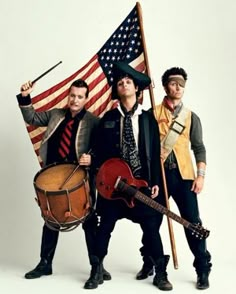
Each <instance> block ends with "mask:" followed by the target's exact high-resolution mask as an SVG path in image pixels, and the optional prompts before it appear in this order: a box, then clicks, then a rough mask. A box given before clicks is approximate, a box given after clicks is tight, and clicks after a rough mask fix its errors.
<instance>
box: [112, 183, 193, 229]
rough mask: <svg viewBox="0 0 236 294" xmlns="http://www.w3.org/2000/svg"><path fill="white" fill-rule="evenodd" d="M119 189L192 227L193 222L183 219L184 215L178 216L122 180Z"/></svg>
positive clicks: (189, 227)
mask: <svg viewBox="0 0 236 294" xmlns="http://www.w3.org/2000/svg"><path fill="white" fill-rule="evenodd" d="M117 189H118V190H120V191H122V192H125V193H127V194H128V195H133V196H134V197H135V198H136V199H138V200H139V201H141V202H143V203H144V204H146V205H148V206H150V207H152V208H153V209H155V210H157V211H159V212H160V213H162V214H165V215H167V216H168V217H170V218H172V219H173V220H175V221H177V222H178V223H180V224H181V225H183V226H184V227H186V228H188V229H191V223H190V222H188V221H187V220H185V219H183V218H182V217H180V216H178V215H177V214H175V213H174V212H172V211H170V210H169V209H167V208H166V207H165V206H163V205H161V204H160V203H157V202H156V201H155V200H153V199H152V198H149V197H148V196H147V195H145V194H143V193H142V192H140V191H139V190H137V189H135V188H134V187H132V186H130V185H128V184H126V183H125V182H123V181H122V180H120V181H119V183H118V184H117Z"/></svg>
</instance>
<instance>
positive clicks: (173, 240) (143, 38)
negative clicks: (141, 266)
mask: <svg viewBox="0 0 236 294" xmlns="http://www.w3.org/2000/svg"><path fill="white" fill-rule="evenodd" d="M136 7H137V11H138V18H139V22H140V30H141V37H142V44H143V53H144V60H145V64H146V71H147V75H148V76H149V77H151V73H150V67H149V62H148V55H147V47H146V42H145V36H144V29H143V18H142V8H141V5H140V3H139V2H136ZM149 94H150V99H151V105H152V108H153V111H154V114H155V112H156V110H155V99H154V92H153V87H152V85H150V86H149ZM155 117H157V116H156V115H155ZM161 172H162V179H163V186H164V194H165V200H166V207H167V209H169V210H170V204H169V197H168V190H167V184H166V176H165V169H164V162H163V160H162V159H161ZM167 223H168V229H169V236H170V244H171V251H172V257H173V263H174V268H175V269H178V259H177V252H176V246H175V238H174V231H173V224H172V220H171V219H170V218H169V217H168V216H167Z"/></svg>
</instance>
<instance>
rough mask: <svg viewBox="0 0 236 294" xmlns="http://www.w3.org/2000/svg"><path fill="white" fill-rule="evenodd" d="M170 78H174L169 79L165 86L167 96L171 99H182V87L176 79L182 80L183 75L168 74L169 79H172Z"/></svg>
mask: <svg viewBox="0 0 236 294" xmlns="http://www.w3.org/2000/svg"><path fill="white" fill-rule="evenodd" d="M172 78H173V79H174V80H171V81H169V83H168V84H167V86H166V87H165V91H166V94H167V96H168V98H169V99H171V100H180V99H182V97H183V95H184V87H183V86H181V85H180V83H178V81H177V80H178V79H182V80H183V77H182V76H181V75H173V76H169V79H172ZM175 78H176V80H175Z"/></svg>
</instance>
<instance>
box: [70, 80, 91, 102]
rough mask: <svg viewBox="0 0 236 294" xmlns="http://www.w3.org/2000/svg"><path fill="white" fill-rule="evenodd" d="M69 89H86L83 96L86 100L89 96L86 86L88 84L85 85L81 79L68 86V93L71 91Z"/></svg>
mask: <svg viewBox="0 0 236 294" xmlns="http://www.w3.org/2000/svg"><path fill="white" fill-rule="evenodd" d="M71 87H77V88H86V89H87V91H86V93H85V96H86V98H88V95H89V86H88V84H87V83H86V82H85V81H84V80H82V79H79V80H75V81H74V82H73V83H72V84H71V85H70V88H69V91H70V90H71Z"/></svg>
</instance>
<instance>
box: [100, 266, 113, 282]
mask: <svg viewBox="0 0 236 294" xmlns="http://www.w3.org/2000/svg"><path fill="white" fill-rule="evenodd" d="M102 276H103V280H104V281H110V280H111V274H110V273H109V272H108V271H107V270H105V268H104V266H103V264H102Z"/></svg>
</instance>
